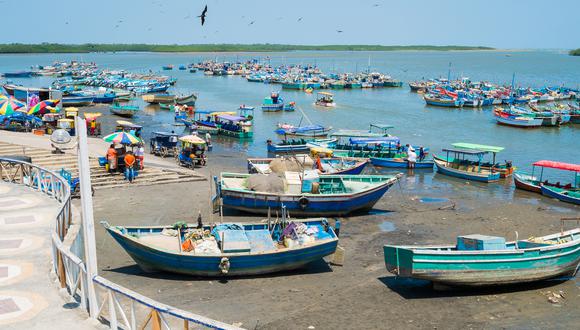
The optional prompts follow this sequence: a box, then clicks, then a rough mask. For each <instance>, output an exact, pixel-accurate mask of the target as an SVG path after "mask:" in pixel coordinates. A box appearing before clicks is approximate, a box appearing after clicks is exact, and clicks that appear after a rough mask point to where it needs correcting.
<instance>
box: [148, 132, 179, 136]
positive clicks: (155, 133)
mask: <svg viewBox="0 0 580 330" xmlns="http://www.w3.org/2000/svg"><path fill="white" fill-rule="evenodd" d="M152 134H153V135H156V136H177V134H176V133H170V132H153V133H152Z"/></svg>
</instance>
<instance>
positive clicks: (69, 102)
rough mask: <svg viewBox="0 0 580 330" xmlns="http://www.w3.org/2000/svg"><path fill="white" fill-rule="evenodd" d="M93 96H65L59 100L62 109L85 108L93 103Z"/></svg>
mask: <svg viewBox="0 0 580 330" xmlns="http://www.w3.org/2000/svg"><path fill="white" fill-rule="evenodd" d="M93 99H94V96H65V97H63V98H62V100H61V104H62V105H63V106H64V107H72V106H78V107H82V106H87V105H91V104H92V103H93Z"/></svg>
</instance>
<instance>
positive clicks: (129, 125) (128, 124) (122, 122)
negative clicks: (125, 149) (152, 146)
mask: <svg viewBox="0 0 580 330" xmlns="http://www.w3.org/2000/svg"><path fill="white" fill-rule="evenodd" d="M117 125H119V126H123V127H126V128H143V126H141V125H137V124H133V123H132V122H130V121H126V120H117Z"/></svg>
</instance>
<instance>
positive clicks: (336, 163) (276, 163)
mask: <svg viewBox="0 0 580 330" xmlns="http://www.w3.org/2000/svg"><path fill="white" fill-rule="evenodd" d="M319 160H320V163H319V164H318V163H317V162H318V161H317V160H315V159H313V158H312V157H310V155H305V154H298V155H294V156H290V157H277V158H249V159H248V173H260V174H270V173H273V172H275V173H280V172H283V171H287V170H296V171H302V170H311V169H316V170H318V174H319V175H331V174H349V175H357V174H361V173H362V171H363V170H364V168H365V167H366V165H367V164H368V162H367V160H364V159H363V160H361V159H353V158H319ZM271 165H272V166H271Z"/></svg>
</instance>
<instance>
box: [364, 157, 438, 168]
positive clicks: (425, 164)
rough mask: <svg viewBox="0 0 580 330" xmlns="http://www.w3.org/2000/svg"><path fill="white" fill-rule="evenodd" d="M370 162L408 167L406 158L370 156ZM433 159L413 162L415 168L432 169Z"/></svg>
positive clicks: (382, 165)
mask: <svg viewBox="0 0 580 330" xmlns="http://www.w3.org/2000/svg"><path fill="white" fill-rule="evenodd" d="M370 160H371V164H373V166H378V167H388V168H408V167H409V161H408V160H407V158H378V157H371V158H370ZM433 164H435V163H434V162H433V160H421V161H419V160H418V161H417V162H415V168H416V169H417V168H424V169H433Z"/></svg>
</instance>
